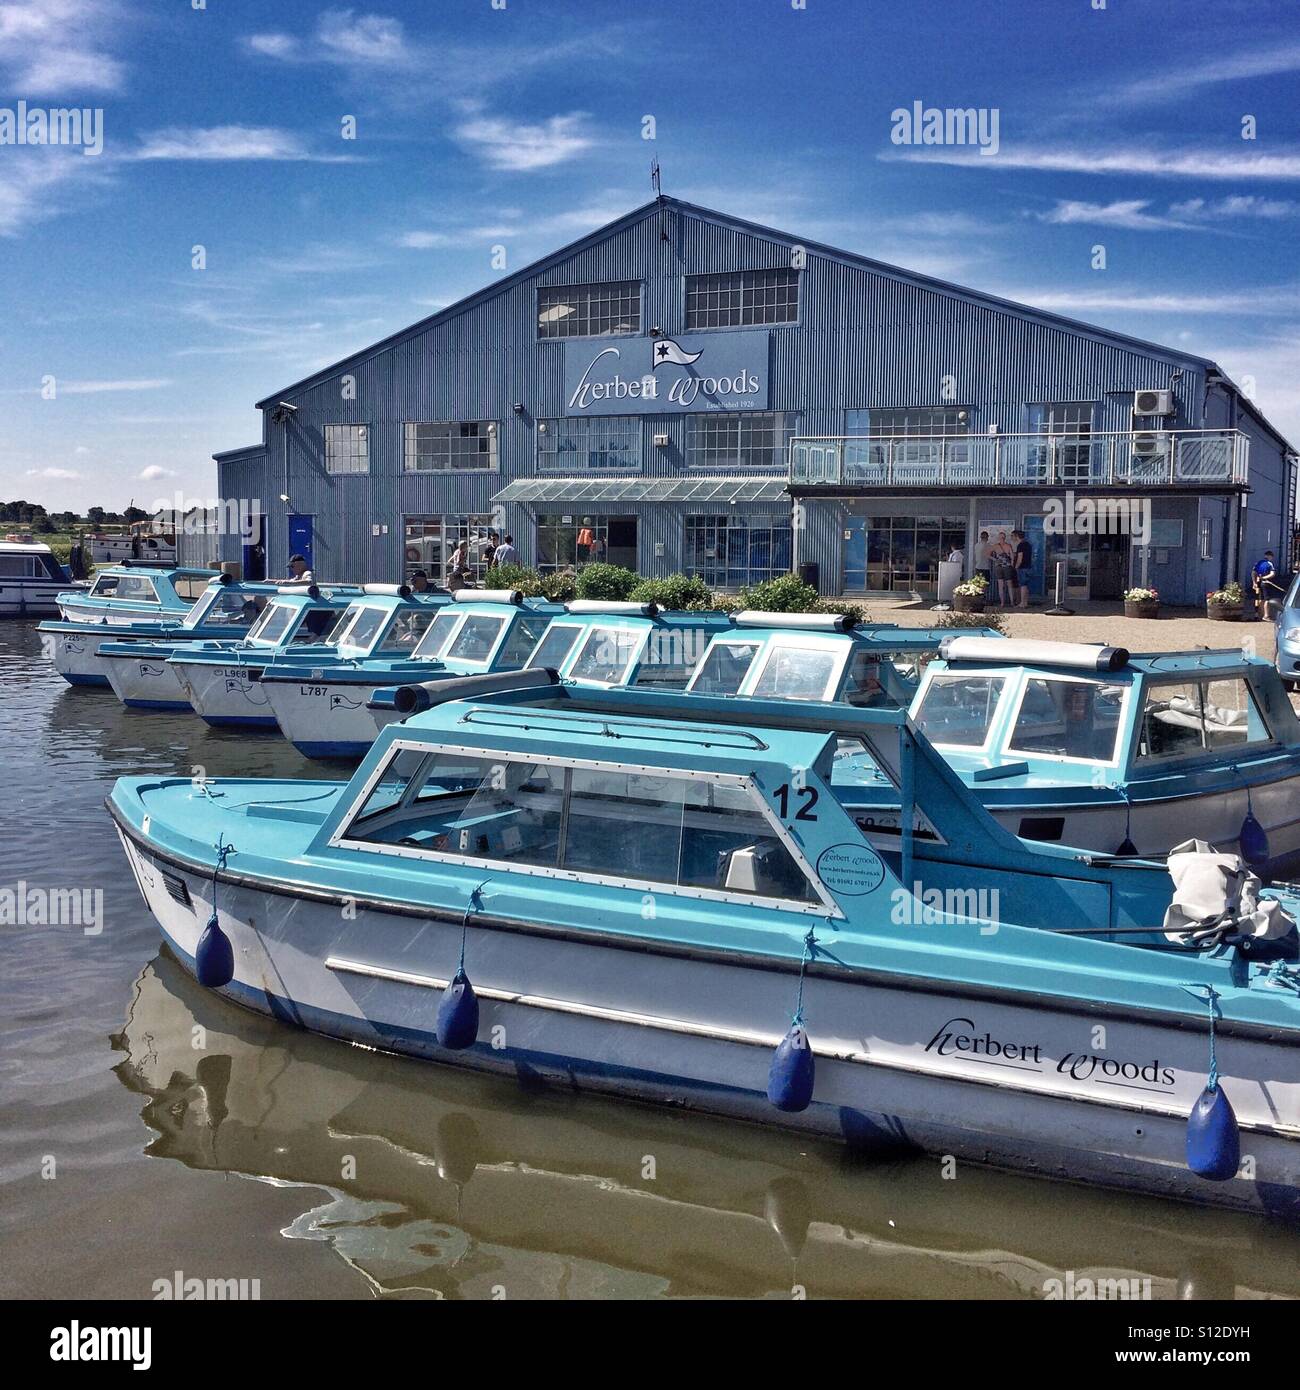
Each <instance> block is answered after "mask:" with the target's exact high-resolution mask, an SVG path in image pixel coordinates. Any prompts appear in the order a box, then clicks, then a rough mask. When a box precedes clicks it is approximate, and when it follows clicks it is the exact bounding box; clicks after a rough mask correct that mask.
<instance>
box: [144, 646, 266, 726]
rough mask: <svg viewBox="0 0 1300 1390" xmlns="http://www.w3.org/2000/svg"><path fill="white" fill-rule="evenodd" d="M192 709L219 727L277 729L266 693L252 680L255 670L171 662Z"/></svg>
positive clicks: (217, 664) (208, 662) (224, 665)
mask: <svg viewBox="0 0 1300 1390" xmlns="http://www.w3.org/2000/svg"><path fill="white" fill-rule="evenodd" d="M170 664H171V665H172V666H173V667H174V669H175V672H176V678H177V682H178V684H179V685H180V687H181V689H182V691H183V692H184V694H185V696H186V698H187V699H188V701H189V704H190V707H191V708H192V709H193V710H194V712H195V714H197V715H198V716H199V717H200V718H201V719H203V720H205V721H206V722H207V723H209V724H212V725H215V726H217V727H222V726H230V727H236V728H245V729H274V728H275V727H276V723H275V715H274V713H273V712H272V710H271V705H270V702H269V701H268V700H267V698H266V690H265V688H264V687H263V686H262V685H261V683H260V682H258V681H255V680H253V679H252V677H251V671H252V669H253V668H251V667H248V666H241V665H238V664H237V663H229V664H227V663H225V662H215V661H176V660H173V661H172V662H171V663H170Z"/></svg>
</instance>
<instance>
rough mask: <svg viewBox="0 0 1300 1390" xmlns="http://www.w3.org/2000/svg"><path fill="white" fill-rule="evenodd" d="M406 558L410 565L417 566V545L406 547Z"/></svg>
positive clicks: (418, 549) (418, 556)
mask: <svg viewBox="0 0 1300 1390" xmlns="http://www.w3.org/2000/svg"><path fill="white" fill-rule="evenodd" d="M406 558H407V560H408V561H409V562H410V563H411V564H413V565H414V564H418V563H419V560H420V547H419V546H418V545H408V546H407V547H406Z"/></svg>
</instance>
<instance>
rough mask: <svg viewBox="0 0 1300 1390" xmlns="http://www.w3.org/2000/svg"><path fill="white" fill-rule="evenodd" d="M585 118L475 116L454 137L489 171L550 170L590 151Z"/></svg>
mask: <svg viewBox="0 0 1300 1390" xmlns="http://www.w3.org/2000/svg"><path fill="white" fill-rule="evenodd" d="M585 119H586V118H585V116H584V114H583V113H582V112H580V111H573V112H570V113H569V114H568V115H567V116H551V117H550V118H549V119H548V120H545V121H542V122H540V123H539V124H531V123H529V122H527V121H511V120H507V119H505V118H504V117H500V116H476V117H474V118H473V119H472V120H468V121H465V122H464V123H463V124H461V125H459V126H457V128H456V130H455V132H454V134H455V136H456V139H457V140H458V141H460V143H461V144H462V145H463V146H465V147H466V148H467V149H469V150H470V151H472V152H473V153H475V154H478V155H481V156H482V157H483V159H484V161H485V162H486V163H487V164H488V166H489V167H490V168H493V169H507V170H510V171H512V172H516V173H519V172H527V171H531V170H534V169H548V168H551V167H552V166H553V165H556V164H562V163H564V161H565V160H568V159H573V158H574V157H575V156H576V155H579V154H582V153H583V152H584V151H585V150H589V149H590V148H591V147H592V145H594V144H595V141H594V140H593V138H592V137H591V136H590V135H589V134H587V133H586V132H585V131H584V130H583V128H582V127H583V122H584V120H585Z"/></svg>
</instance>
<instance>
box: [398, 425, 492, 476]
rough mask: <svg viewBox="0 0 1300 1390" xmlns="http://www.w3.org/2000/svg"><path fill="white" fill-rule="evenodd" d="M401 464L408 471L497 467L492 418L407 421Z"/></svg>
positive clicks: (444, 470) (426, 471)
mask: <svg viewBox="0 0 1300 1390" xmlns="http://www.w3.org/2000/svg"><path fill="white" fill-rule="evenodd" d="M402 466H403V467H404V468H405V470H406V471H407V472H408V473H436V472H449V471H455V470H459V469H469V468H474V469H480V468H481V469H490V470H495V469H496V466H497V422H496V421H495V420H433V421H423V420H408V421H407V422H406V426H405V447H404V451H403V463H402Z"/></svg>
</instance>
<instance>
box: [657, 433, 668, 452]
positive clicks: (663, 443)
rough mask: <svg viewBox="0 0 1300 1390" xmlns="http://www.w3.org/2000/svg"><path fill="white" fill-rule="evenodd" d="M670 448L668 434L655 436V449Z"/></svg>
mask: <svg viewBox="0 0 1300 1390" xmlns="http://www.w3.org/2000/svg"><path fill="white" fill-rule="evenodd" d="M667 447H668V436H667V435H666V434H657V435H655V448H656V449H666V448H667Z"/></svg>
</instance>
